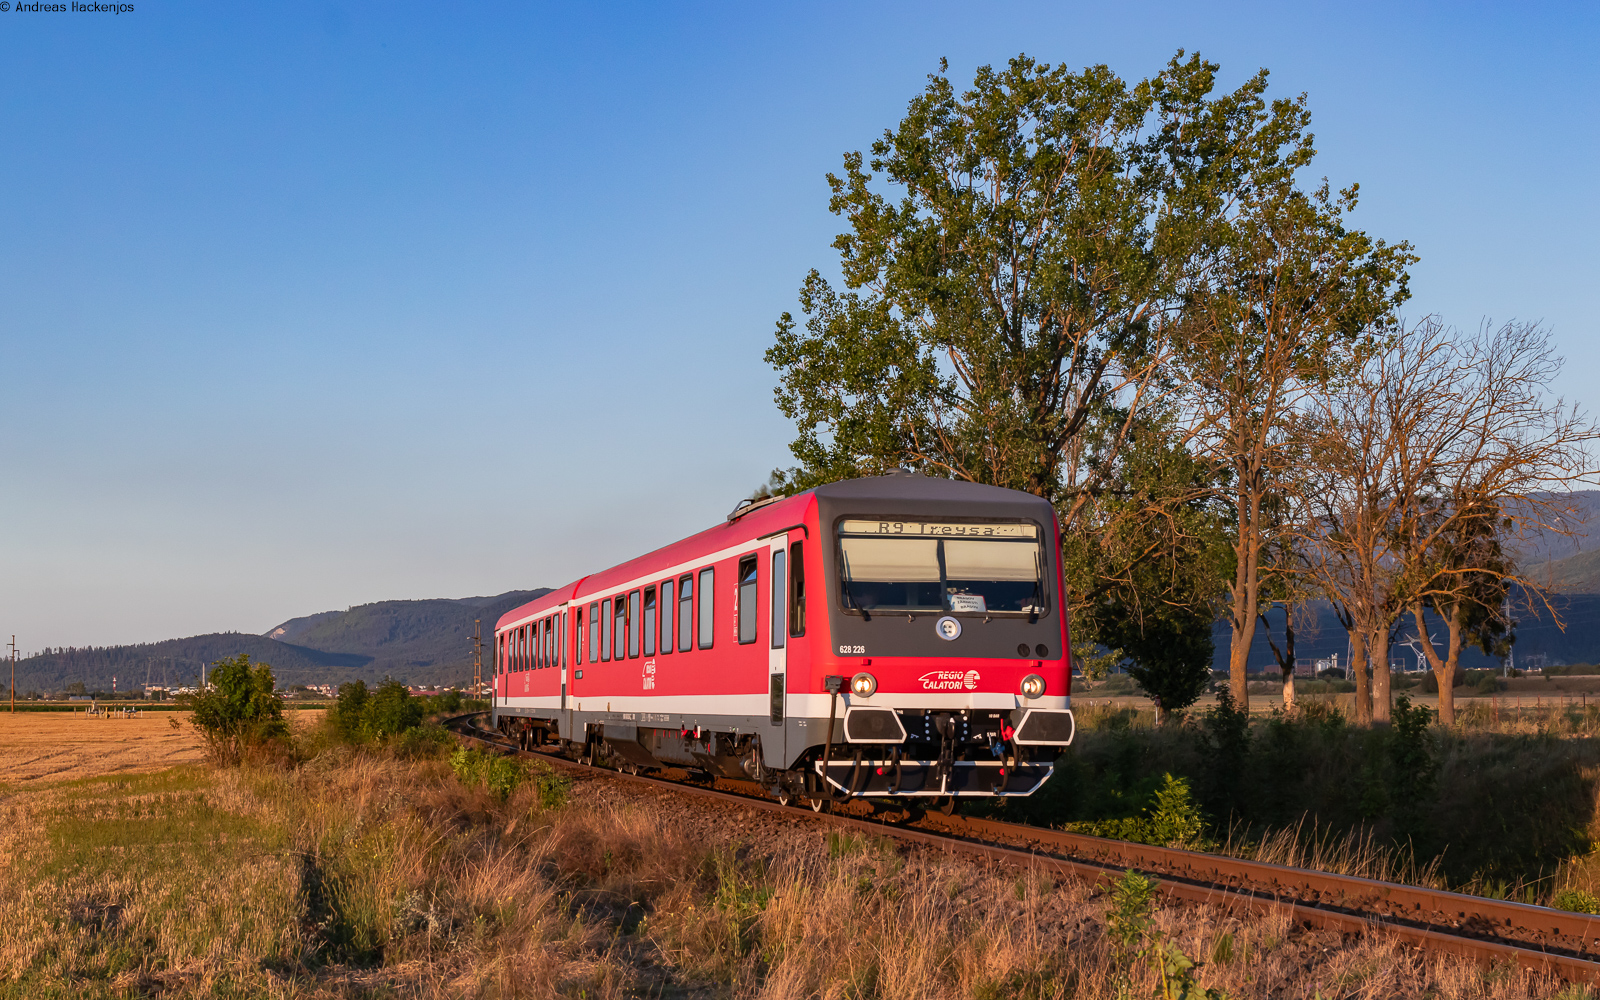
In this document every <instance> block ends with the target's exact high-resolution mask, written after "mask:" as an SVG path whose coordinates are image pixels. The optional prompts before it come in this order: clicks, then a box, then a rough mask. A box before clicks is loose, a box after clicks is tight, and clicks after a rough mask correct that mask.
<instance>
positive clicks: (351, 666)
mask: <svg viewBox="0 0 1600 1000" xmlns="http://www.w3.org/2000/svg"><path fill="white" fill-rule="evenodd" d="M547 593H549V589H548V588H542V589H538V590H513V591H509V592H507V593H504V594H498V595H496V596H494V597H463V598H459V599H455V600H448V599H445V600H425V601H379V602H377V603H376V604H363V605H360V606H358V607H353V608H350V609H348V610H346V611H324V612H322V613H320V614H314V615H307V616H305V617H303V618H293V619H290V620H289V621H286V622H284V623H283V624H282V625H279V626H278V627H277V628H274V629H271V630H269V631H268V632H267V634H266V635H249V634H245V633H240V632H217V633H213V634H210V635H196V636H190V637H189V638H186V639H167V640H165V641H163V642H152V643H141V644H139V645H133V646H101V647H88V648H83V649H77V648H57V649H49V650H45V651H44V652H42V653H39V654H36V655H34V656H30V657H28V658H27V659H25V660H19V661H17V690H18V691H22V692H27V691H40V692H47V693H51V692H59V691H61V690H63V689H64V688H65V687H66V686H67V685H68V684H71V683H73V682H74V681H81V682H82V683H83V685H84V687H85V688H86V689H87V690H89V691H91V692H93V691H110V690H112V678H113V677H115V678H116V689H117V690H119V691H128V690H133V689H136V688H142V687H143V686H144V684H145V681H146V678H148V679H149V681H150V683H152V684H161V683H163V682H164V681H165V682H166V683H168V684H170V685H171V686H174V687H177V686H180V685H184V684H192V683H193V682H194V681H195V679H197V678H198V677H199V675H200V669H201V666H202V664H208V663H213V662H215V661H217V660H220V659H224V658H226V657H230V656H237V655H238V654H240V653H248V654H249V655H250V658H251V659H252V660H255V661H257V662H263V663H270V664H271V665H272V671H273V675H274V676H276V677H277V679H278V684H279V686H280V687H287V686H290V685H293V684H342V683H344V682H345V681H350V680H357V679H362V680H367V681H378V680H382V679H383V678H384V677H386V676H392V677H395V678H397V679H399V680H402V681H406V682H407V683H410V684H460V683H462V682H464V681H467V680H470V679H471V678H470V676H469V674H468V671H469V670H470V669H471V664H472V621H473V619H474V618H477V619H480V620H481V621H482V626H483V637H484V669H485V672H486V673H487V672H488V669H489V660H490V653H489V651H490V648H491V647H492V645H493V640H494V623H495V622H496V621H497V620H498V619H499V617H500V616H501V615H502V614H504V613H505V612H507V611H509V610H511V609H512V608H514V607H516V606H518V605H519V604H523V603H526V602H527V601H531V600H533V599H534V598H536V597H538V596H540V595H542V594H547ZM8 676H9V675H8ZM5 679H6V678H3V677H0V682H3V681H4V680H5Z"/></svg>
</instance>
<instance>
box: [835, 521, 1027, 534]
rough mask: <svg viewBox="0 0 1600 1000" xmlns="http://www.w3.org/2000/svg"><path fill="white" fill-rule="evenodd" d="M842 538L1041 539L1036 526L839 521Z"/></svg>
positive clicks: (938, 522)
mask: <svg viewBox="0 0 1600 1000" xmlns="http://www.w3.org/2000/svg"><path fill="white" fill-rule="evenodd" d="M839 534H841V535H899V536H901V537H906V538H936V537H937V538H946V537H952V538H1038V537H1039V527H1038V525H1034V524H959V523H956V522H953V521H855V520H850V521H840V522H839Z"/></svg>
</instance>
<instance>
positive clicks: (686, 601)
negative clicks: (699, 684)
mask: <svg viewBox="0 0 1600 1000" xmlns="http://www.w3.org/2000/svg"><path fill="white" fill-rule="evenodd" d="M693 642H694V577H692V576H688V575H687V574H685V575H684V576H682V577H679V578H678V651H679V652H680V653H687V652H688V651H689V647H690V645H691V644H692V643H693Z"/></svg>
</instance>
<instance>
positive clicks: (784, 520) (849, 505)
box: [495, 471, 1055, 630]
mask: <svg viewBox="0 0 1600 1000" xmlns="http://www.w3.org/2000/svg"><path fill="white" fill-rule="evenodd" d="M952 502H955V503H960V502H967V503H981V504H983V505H984V507H985V508H986V509H987V510H988V511H990V512H992V513H993V514H994V515H995V516H997V517H1025V518H1035V519H1039V520H1041V521H1044V522H1046V523H1054V518H1055V513H1054V508H1053V507H1052V506H1051V505H1050V501H1048V500H1046V499H1045V498H1043V497H1041V496H1037V495H1035V494H1033V493H1023V492H1021V491H1019V490H1008V489H1005V488H1003V487H999V486H985V485H984V484H982V483H969V482H963V481H961V480H956V479H936V478H933V477H930V476H923V475H919V474H917V473H913V472H905V471H896V472H892V473H890V474H888V475H886V476H868V477H864V478H861V479H844V480H840V481H838V482H833V483H826V484H824V485H822V486H817V487H813V488H812V489H808V490H804V491H802V492H800V493H796V494H794V495H793V496H788V497H783V498H781V499H776V500H772V501H770V502H765V503H757V504H753V505H750V506H744V507H740V508H736V509H735V510H734V512H733V513H732V514H729V515H728V518H727V520H725V521H724V522H723V523H721V524H717V525H713V526H712V527H710V528H707V529H705V530H704V531H700V532H697V533H695V534H693V535H690V536H689V537H687V538H683V539H680V540H678V541H676V542H673V543H671V544H669V545H664V546H662V547H661V548H659V549H655V550H654V551H651V552H647V553H645V554H644V555H640V556H636V557H634V558H632V559H629V560H628V561H627V562H624V563H618V564H617V565H615V566H611V567H608V568H606V569H603V570H601V571H600V572H598V573H592V574H590V575H588V576H584V577H580V578H578V579H577V580H574V581H573V582H572V583H569V584H566V585H565V586H561V587H557V588H556V589H555V590H553V591H551V592H550V593H548V594H544V595H542V596H541V597H539V598H537V599H535V600H532V601H529V602H528V603H527V604H524V605H522V606H520V607H516V608H513V609H511V610H510V611H507V612H506V613H505V614H503V615H501V616H500V619H499V620H498V621H497V622H495V629H496V630H499V629H501V628H504V627H505V626H507V625H510V624H512V623H514V622H519V621H524V620H526V619H528V618H533V617H537V616H539V615H541V614H543V613H545V612H547V611H552V610H554V609H556V608H558V607H560V606H561V605H563V604H566V603H568V602H570V601H571V600H572V599H573V598H574V597H576V596H577V595H578V593H579V592H580V591H582V592H593V591H599V590H605V589H606V588H607V587H608V586H610V585H612V584H621V583H625V582H627V581H630V580H634V579H637V578H638V577H640V576H642V575H647V574H648V573H649V572H650V571H651V570H652V569H656V568H665V567H667V566H675V565H677V564H679V563H682V562H687V561H692V560H693V559H694V557H695V556H696V555H697V554H700V553H707V552H715V551H717V550H719V549H723V548H726V547H727V546H729V545H732V544H737V543H738V542H739V541H740V540H742V539H751V540H754V539H757V538H762V537H765V536H767V535H770V534H774V533H776V532H778V531H782V530H785V529H786V528H789V527H793V526H795V525H799V524H803V523H805V522H806V521H807V520H809V518H808V517H807V515H808V514H809V512H810V508H811V507H812V506H813V505H817V506H819V507H821V508H822V511H823V519H824V520H827V521H831V520H832V518H833V517H834V516H837V515H842V514H850V513H858V514H879V513H882V514H891V513H898V514H900V515H918V514H930V515H932V514H938V513H941V512H942V508H943V507H944V506H945V505H948V504H950V503H952Z"/></svg>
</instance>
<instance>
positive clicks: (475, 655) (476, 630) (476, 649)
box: [472, 618, 483, 698]
mask: <svg viewBox="0 0 1600 1000" xmlns="http://www.w3.org/2000/svg"><path fill="white" fill-rule="evenodd" d="M481 687H483V620H482V619H481V618H474V619H472V697H474V698H476V697H477V696H478V689H479V688H481Z"/></svg>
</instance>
